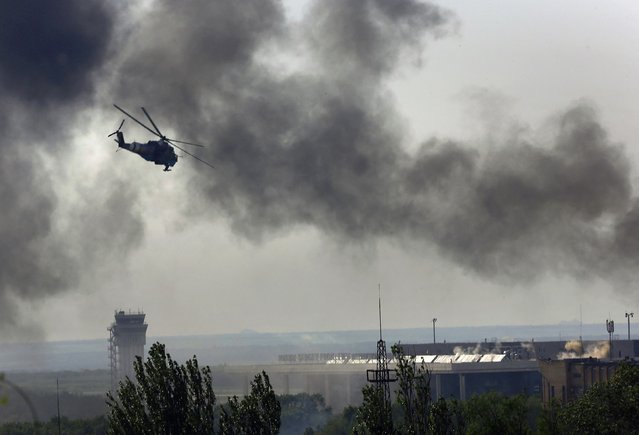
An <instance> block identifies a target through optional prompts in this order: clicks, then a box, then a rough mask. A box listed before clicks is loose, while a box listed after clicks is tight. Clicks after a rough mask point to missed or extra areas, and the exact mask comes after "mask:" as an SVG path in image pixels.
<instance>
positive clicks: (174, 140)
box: [166, 138, 206, 148]
mask: <svg viewBox="0 0 639 435" xmlns="http://www.w3.org/2000/svg"><path fill="white" fill-rule="evenodd" d="M166 140H170V141H171V142H177V143H183V144H186V145H193V146H194V147H202V148H204V147H206V145H200V144H199V143H191V142H184V141H183V140H176V139H168V138H167V139H166Z"/></svg>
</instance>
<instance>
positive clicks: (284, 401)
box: [279, 393, 331, 435]
mask: <svg viewBox="0 0 639 435" xmlns="http://www.w3.org/2000/svg"><path fill="white" fill-rule="evenodd" d="M279 401H280V405H281V406H282V414H281V415H282V426H281V429H280V433H281V434H282V435H287V434H290V435H294V434H295V435H298V434H300V433H302V432H304V430H305V429H307V428H310V429H312V430H315V429H317V428H319V427H321V426H322V425H324V424H325V423H326V422H327V421H328V420H329V419H330V418H331V408H329V407H327V406H326V403H325V402H324V397H322V395H321V394H306V393H302V394H285V395H282V396H279Z"/></svg>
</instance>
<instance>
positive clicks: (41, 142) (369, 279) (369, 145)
mask: <svg viewBox="0 0 639 435" xmlns="http://www.w3.org/2000/svg"><path fill="white" fill-rule="evenodd" d="M0 3H2V6H1V7H0V9H2V10H0V17H1V18H0V29H2V30H0V89H1V90H2V91H3V93H4V95H5V97H4V99H5V101H4V102H3V103H1V107H0V126H2V128H3V131H5V132H6V133H5V134H4V137H3V138H2V139H0V147H2V149H3V154H2V157H1V158H0V170H1V171H2V187H1V188H0V198H1V199H2V201H3V203H4V204H5V211H3V214H2V218H1V222H0V253H1V254H2V258H3V261H2V263H1V264H3V266H2V269H0V289H1V290H0V303H1V304H2V308H0V340H3V341H4V340H15V339H25V338H30V339H43V338H46V339H49V340H60V339H75V338H97V337H103V336H104V337H105V336H106V327H107V326H108V324H109V323H110V322H111V321H112V319H113V310H114V309H116V308H124V309H128V308H132V309H138V308H140V309H143V310H144V311H145V312H146V313H147V320H148V322H149V325H150V326H149V334H150V335H183V334H209V333H225V332H237V331H241V330H244V329H253V330H257V331H269V332H278V331H305V330H342V329H372V328H374V327H375V326H376V321H377V313H376V308H377V300H376V298H377V287H378V284H381V288H382V297H383V304H384V324H385V326H386V327H389V328H402V327H421V326H428V325H430V321H431V319H432V318H433V317H437V318H438V325H441V326H462V325H492V324H545V323H556V322H560V321H562V320H573V319H578V318H579V306H580V304H581V305H582V307H583V308H582V310H583V319H584V322H602V324H603V321H604V320H605V318H606V317H607V316H608V314H609V313H610V314H611V315H612V317H613V318H614V319H616V320H617V321H623V320H624V318H623V316H624V312H625V311H626V310H632V311H636V310H638V309H639V304H638V302H639V300H638V297H637V291H636V290H635V288H634V287H635V286H636V285H638V284H639V283H638V282H637V273H636V270H637V266H638V265H639V264H638V262H639V233H637V231H635V230H639V205H637V204H639V203H637V201H636V197H637V195H636V193H635V191H636V187H637V173H638V172H637V168H639V149H638V148H637V143H636V142H637V140H636V138H637V137H639V127H638V125H639V124H638V122H637V120H639V106H638V105H637V103H636V102H637V101H639V88H638V86H637V84H636V81H637V77H639V32H637V31H636V23H637V22H638V20H639V5H637V4H636V2H630V1H625V2H621V1H618V2H607V3H606V4H605V5H604V4H602V3H601V2H594V1H572V2H571V1H564V2H554V1H536V2H511V1H487V2H476V1H471V0H469V1H448V2H446V3H442V4H438V3H422V2H414V1H409V0H407V1H399V0H397V1H390V0H353V1H350V2H343V1H341V0H332V1H321V0H318V1H317V2H312V1H304V2H295V1H293V0H291V1H289V2H285V4H284V5H282V4H280V3H279V2H277V1H262V0H255V1H246V2H235V1H230V0H221V1H212V2H210V1H193V2H185V3H180V4H179V5H177V4H176V3H173V2H169V1H159V0H158V1H144V2H141V3H140V4H137V5H135V6H125V5H128V2H122V5H120V6H112V7H111V6H109V7H106V6H100V7H95V5H92V4H88V3H87V2H84V1H80V0H77V1H70V0H68V1H63V2H60V3H56V5H62V6H60V7H59V8H58V9H59V10H61V12H57V13H60V14H61V16H60V17H55V13H56V12H55V11H47V10H46V9H47V7H46V5H48V4H49V3H48V2H35V1H34V2H31V3H29V2H26V3H27V6H16V5H15V4H13V3H14V2H0ZM89 3H90V2H89ZM52 16H53V18H56V19H51V17H52ZM52 23H55V24H52ZM87 23H91V24H90V25H88V24H87ZM27 27H28V28H42V27H44V30H43V31H42V32H41V34H39V33H38V32H36V33H35V34H34V35H30V36H29V37H23V35H24V32H25V30H24V29H25V28H27ZM51 35H54V36H51ZM16 41H19V42H16ZM112 103H117V104H118V105H121V106H122V107H124V108H126V109H127V110H129V111H130V112H132V113H135V114H139V115H141V111H140V110H139V106H142V105H144V106H145V107H146V108H147V109H148V110H149V111H150V113H151V114H152V115H153V116H154V119H155V121H156V123H157V124H158V125H159V127H160V128H161V129H163V131H164V133H165V134H167V135H168V136H170V137H178V138H179V139H182V140H187V141H198V142H202V143H209V144H211V146H210V147H209V148H208V149H207V150H205V151H202V152H201V153H200V154H198V155H200V156H201V157H203V158H205V159H207V160H209V161H211V162H212V163H213V164H214V165H215V166H216V169H215V170H212V169H210V168H208V167H206V166H204V165H200V164H199V163H198V162H195V161H193V159H189V158H184V159H180V161H179V162H178V163H177V165H176V166H175V167H174V170H173V172H170V173H164V172H162V170H161V168H160V167H157V166H154V165H152V164H151V163H148V162H145V161H144V160H142V159H141V158H140V157H139V156H136V155H134V154H131V153H128V152H126V151H121V152H118V153H117V154H116V153H115V149H116V145H115V144H114V143H113V142H112V141H110V139H107V138H106V135H107V134H108V133H111V132H112V131H113V130H114V129H115V128H116V127H117V125H118V124H119V122H120V121H121V120H122V116H121V114H120V113H119V112H117V111H116V110H115V109H113V107H112V106H111V104H112ZM133 124H134V123H133V122H131V121H130V120H129V121H127V122H126V123H125V125H124V127H123V131H124V133H125V138H126V139H127V140H133V139H135V140H137V141H140V142H142V141H146V140H149V139H151V137H150V136H149V134H148V133H147V132H145V131H144V130H142V129H140V128H137V127H136V126H134V125H133ZM194 152H199V151H194ZM178 154H179V153H178ZM635 234H636V235H635ZM602 328H603V327H602ZM505 334H506V332H505Z"/></svg>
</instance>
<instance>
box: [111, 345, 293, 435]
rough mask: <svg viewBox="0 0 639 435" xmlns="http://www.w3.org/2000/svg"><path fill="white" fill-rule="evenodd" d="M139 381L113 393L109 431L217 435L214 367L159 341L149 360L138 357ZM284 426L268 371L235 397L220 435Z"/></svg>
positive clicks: (224, 412)
mask: <svg viewBox="0 0 639 435" xmlns="http://www.w3.org/2000/svg"><path fill="white" fill-rule="evenodd" d="M134 368H135V377H136V379H135V382H134V381H132V380H130V379H126V380H125V381H124V382H120V387H119V389H118V391H117V393H116V396H113V395H111V394H108V395H107V405H108V407H109V415H108V421H109V427H108V430H109V433H112V434H167V435H168V434H171V435H177V434H213V433H215V430H216V427H215V418H214V415H215V414H214V413H215V394H214V392H213V385H212V379H211V369H210V368H209V367H208V366H206V367H204V368H202V369H200V367H199V365H198V362H197V358H196V357H195V356H194V357H193V358H192V359H190V360H188V361H187V362H186V363H185V364H184V365H181V364H178V363H177V362H175V361H174V360H173V359H172V358H171V355H169V354H168V353H166V350H165V347H164V345H162V344H160V343H154V344H153V345H152V346H151V349H150V350H149V357H148V359H147V361H146V362H143V361H142V358H140V357H137V358H136V361H135V363H134ZM279 427H280V404H279V402H278V400H277V397H276V396H275V393H274V391H273V387H272V386H271V383H270V380H269V378H268V375H267V374H266V373H264V372H262V373H261V374H258V375H257V376H255V379H254V380H253V382H251V391H250V393H249V394H248V395H247V396H245V397H244V398H242V400H239V399H238V398H237V397H235V396H234V397H232V398H231V399H230V400H229V402H228V404H227V405H225V406H222V409H221V411H220V422H219V433H220V434H275V433H277V432H278V431H279Z"/></svg>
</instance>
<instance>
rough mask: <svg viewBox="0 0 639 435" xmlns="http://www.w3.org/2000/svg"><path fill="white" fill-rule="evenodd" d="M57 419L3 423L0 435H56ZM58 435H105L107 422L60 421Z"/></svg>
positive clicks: (63, 418)
mask: <svg viewBox="0 0 639 435" xmlns="http://www.w3.org/2000/svg"><path fill="white" fill-rule="evenodd" d="M57 433H58V419H57V417H54V418H52V419H51V420H49V421H48V422H47V423H38V424H36V425H34V424H33V423H31V422H29V423H27V422H21V423H5V424H3V425H1V426H0V435H35V434H57ZM60 433H63V434H65V435H106V433H107V420H106V417H105V416H100V417H96V418H90V419H83V420H70V419H68V418H66V417H62V418H61V419H60Z"/></svg>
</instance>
